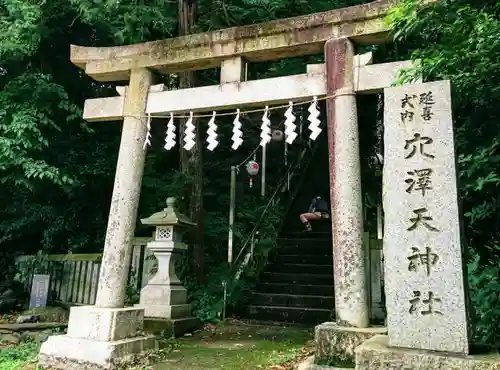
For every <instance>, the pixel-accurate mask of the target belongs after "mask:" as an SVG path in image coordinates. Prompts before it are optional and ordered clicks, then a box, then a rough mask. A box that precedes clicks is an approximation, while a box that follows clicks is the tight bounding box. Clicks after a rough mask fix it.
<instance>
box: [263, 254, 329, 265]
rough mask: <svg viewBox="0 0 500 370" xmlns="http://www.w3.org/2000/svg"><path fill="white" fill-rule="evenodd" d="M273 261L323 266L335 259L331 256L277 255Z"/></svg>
mask: <svg viewBox="0 0 500 370" xmlns="http://www.w3.org/2000/svg"><path fill="white" fill-rule="evenodd" d="M271 261H272V262H275V263H277V264H308V265H323V264H326V263H328V261H333V257H332V255H331V254H330V255H327V254H324V255H321V254H277V255H276V256H274V258H272V260H271Z"/></svg>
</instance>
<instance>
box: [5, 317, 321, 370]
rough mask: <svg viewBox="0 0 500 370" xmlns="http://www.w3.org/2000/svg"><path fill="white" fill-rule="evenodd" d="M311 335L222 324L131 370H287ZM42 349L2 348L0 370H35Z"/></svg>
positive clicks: (306, 349) (172, 343)
mask: <svg viewBox="0 0 500 370" xmlns="http://www.w3.org/2000/svg"><path fill="white" fill-rule="evenodd" d="M312 338H313V332H312V329H304V328H295V327H280V326H256V325H244V324H234V323H231V324H229V323H226V324H221V325H218V326H211V327H208V329H205V330H200V331H198V332H196V333H194V334H193V335H192V336H186V337H182V338H179V339H172V340H165V341H164V342H162V346H163V347H164V348H163V349H162V350H159V351H154V352H151V353H148V354H145V355H144V356H142V358H140V359H139V360H138V361H137V362H136V363H135V364H134V365H132V366H130V367H128V369H129V370H139V369H140V370H143V369H153V370H216V369H227V370H257V369H266V370H270V369H272V370H289V369H293V367H294V365H295V364H296V363H297V362H300V361H301V360H303V359H304V358H305V357H307V356H309V355H310V354H311V352H312V348H313V344H312V341H311V340H312ZM39 350H40V345H37V344H35V343H30V342H27V343H20V344H18V345H15V346H12V345H9V346H5V347H2V345H1V343H0V370H19V369H36V361H37V356H38V352H39Z"/></svg>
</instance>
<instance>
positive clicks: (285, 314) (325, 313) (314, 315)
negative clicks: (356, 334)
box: [247, 305, 333, 325]
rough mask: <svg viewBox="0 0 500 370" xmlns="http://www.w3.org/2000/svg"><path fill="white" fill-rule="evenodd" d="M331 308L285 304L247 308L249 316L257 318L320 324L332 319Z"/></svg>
mask: <svg viewBox="0 0 500 370" xmlns="http://www.w3.org/2000/svg"><path fill="white" fill-rule="evenodd" d="M332 312H333V311H332V310H331V309H320V308H304V307H283V306H257V305H250V306H248V308H247V313H248V317H249V318H250V319H256V320H273V321H279V322H286V323H295V322H297V323H308V324H311V325H318V324H320V323H323V322H325V321H330V320H331V315H332Z"/></svg>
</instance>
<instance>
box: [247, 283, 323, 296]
mask: <svg viewBox="0 0 500 370" xmlns="http://www.w3.org/2000/svg"><path fill="white" fill-rule="evenodd" d="M255 291H256V293H276V294H293V295H319V296H332V297H333V284H325V285H313V284H286V283H260V284H258V285H257V287H256V289H255Z"/></svg>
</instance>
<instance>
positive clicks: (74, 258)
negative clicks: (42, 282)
mask: <svg viewBox="0 0 500 370" xmlns="http://www.w3.org/2000/svg"><path fill="white" fill-rule="evenodd" d="M149 240H151V238H135V240H134V243H133V252H132V258H131V263H130V265H129V274H128V284H129V286H130V287H131V288H133V289H136V290H140V289H141V288H142V287H143V286H144V285H145V284H146V283H147V282H148V281H149V279H150V278H151V271H152V268H153V266H154V263H155V261H154V259H153V260H152V259H151V258H149V256H150V253H148V251H147V250H146V244H147V242H148V241H149ZM101 259H102V254H100V253H95V254H59V255H49V256H48V257H47V258H46V259H44V260H42V261H40V260H39V259H37V258H36V257H35V256H23V257H19V258H18V259H17V264H18V265H19V267H20V270H21V271H22V275H23V276H22V277H21V280H22V281H23V282H24V283H25V284H26V287H27V288H29V287H31V284H32V280H33V274H35V273H36V274H47V275H50V284H49V296H48V301H49V302H50V303H53V302H62V303H66V304H70V305H93V304H94V303H95V298H96V294H97V285H98V281H99V274H100V270H101Z"/></svg>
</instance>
